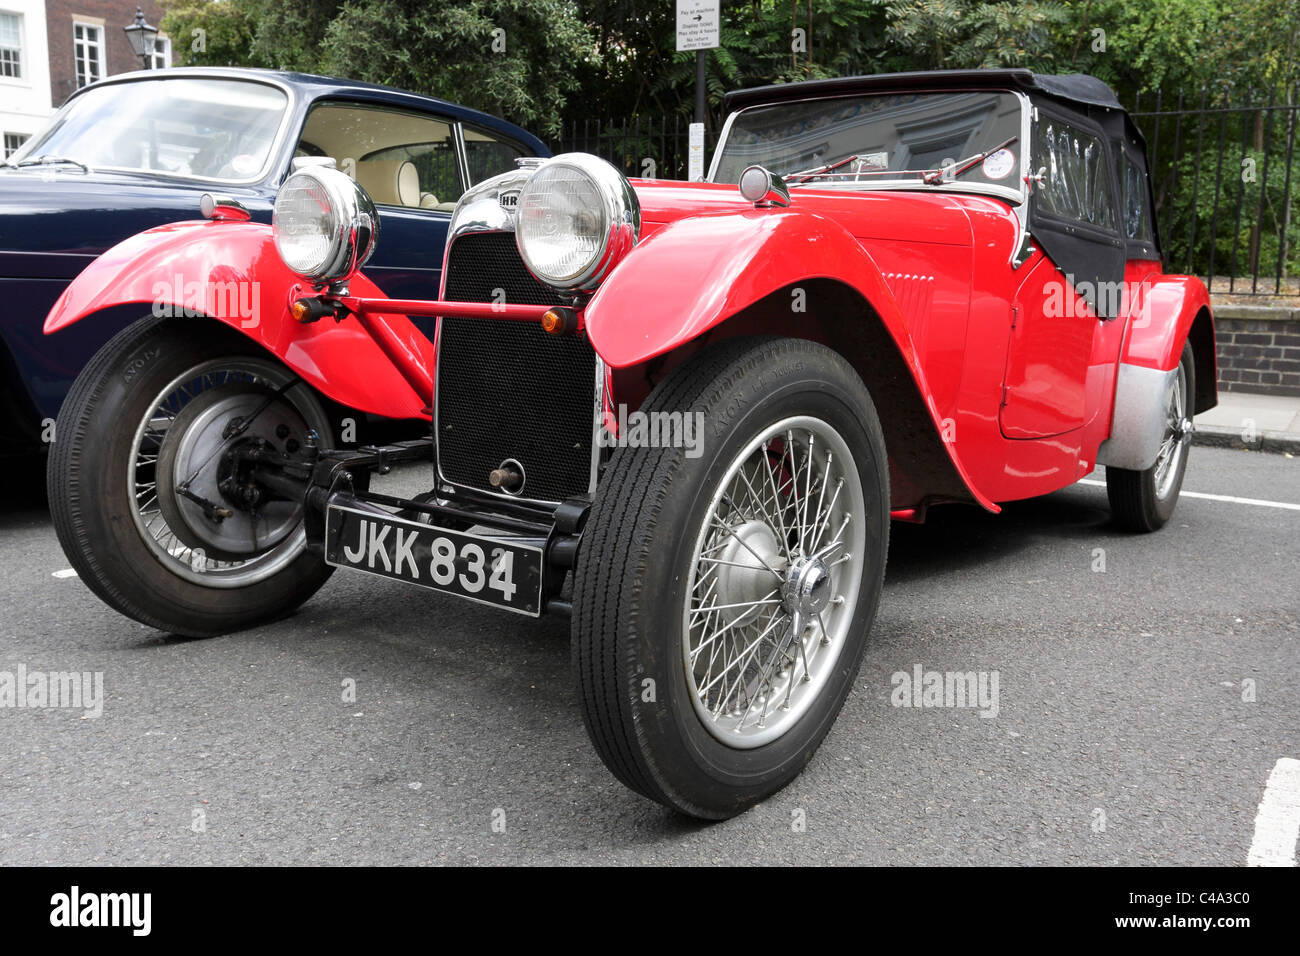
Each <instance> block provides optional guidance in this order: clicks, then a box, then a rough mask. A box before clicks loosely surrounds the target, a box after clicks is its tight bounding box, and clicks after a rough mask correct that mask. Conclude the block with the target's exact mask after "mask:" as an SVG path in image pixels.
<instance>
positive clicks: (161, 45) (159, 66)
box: [149, 33, 172, 70]
mask: <svg viewBox="0 0 1300 956" xmlns="http://www.w3.org/2000/svg"><path fill="white" fill-rule="evenodd" d="M171 65H172V38H171V37H167V36H163V35H162V34H161V33H160V34H158V35H157V36H156V37H154V41H153V53H151V54H150V60H149V67H150V69H154V70H165V69H167V68H168V67H170V66H171Z"/></svg>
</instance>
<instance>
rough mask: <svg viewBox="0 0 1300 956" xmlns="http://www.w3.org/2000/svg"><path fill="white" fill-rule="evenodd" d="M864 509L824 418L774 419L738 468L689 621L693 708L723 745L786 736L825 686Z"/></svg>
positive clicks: (858, 571)
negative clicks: (776, 420) (777, 420)
mask: <svg viewBox="0 0 1300 956" xmlns="http://www.w3.org/2000/svg"><path fill="white" fill-rule="evenodd" d="M863 512H864V506H863V490H862V481H861V479H860V477H859V476H858V471H857V467H856V465H855V463H854V461H853V456H852V454H851V453H850V451H849V448H848V445H847V444H846V443H845V442H844V439H843V438H841V437H840V435H839V433H838V432H836V431H835V429H834V428H832V427H831V426H830V425H829V424H827V423H826V422H824V421H822V420H820V419H817V418H812V417H797V418H788V419H785V420H783V421H780V422H777V423H776V424H774V425H772V426H771V427H770V428H768V429H767V430H765V431H764V432H763V433H762V434H761V435H759V436H758V437H756V438H755V439H754V440H753V441H751V442H750V443H749V444H748V445H747V446H746V447H745V448H744V450H743V451H741V453H740V454H739V455H737V456H736V458H735V460H734V461H733V462H732V463H731V466H730V468H729V469H728V470H727V472H726V475H725V476H724V478H723V480H722V484H721V487H720V488H719V490H718V492H717V494H716V495H715V496H714V498H713V502H712V504H711V506H710V508H709V511H708V514H707V517H706V519H705V521H704V524H703V527H702V528H701V529H700V533H699V536H698V538H697V541H696V546H695V553H694V557H693V559H692V562H691V564H692V567H691V579H690V584H689V587H688V597H687V601H686V609H685V615H684V621H683V626H682V635H683V646H682V653H683V659H684V663H685V667H686V676H687V681H688V684H689V687H690V690H691V694H692V700H693V703H694V705H695V710H696V713H697V714H698V715H699V717H700V719H701V721H703V723H704V725H705V727H706V728H708V730H709V732H710V733H712V734H713V735H714V736H715V737H716V738H717V739H719V740H721V741H722V742H723V743H725V744H727V745H728V746H731V747H739V748H748V747H758V746H761V745H762V744H765V743H767V742H769V741H771V740H773V739H775V738H776V737H779V736H781V734H783V733H784V732H785V731H786V730H787V729H788V728H789V727H790V726H791V725H793V724H794V723H795V722H797V721H798V720H799V718H800V717H802V716H803V714H804V713H805V712H806V711H807V709H808V708H809V707H810V706H811V704H812V703H813V701H815V700H816V698H817V695H818V694H819V693H820V692H821V690H822V688H823V686H824V684H825V681H826V677H827V675H828V674H829V673H830V671H831V669H832V668H833V667H834V665H835V660H836V658H837V657H838V656H839V653H840V650H841V649H842V647H843V646H844V638H845V631H846V630H847V628H848V625H849V622H850V621H851V620H852V618H853V612H854V608H855V606H856V603H857V596H858V595H857V591H858V587H859V584H860V582H861V579H862V566H863V560H864V554H863V539H864V534H865V531H864V527H865V526H864V522H863Z"/></svg>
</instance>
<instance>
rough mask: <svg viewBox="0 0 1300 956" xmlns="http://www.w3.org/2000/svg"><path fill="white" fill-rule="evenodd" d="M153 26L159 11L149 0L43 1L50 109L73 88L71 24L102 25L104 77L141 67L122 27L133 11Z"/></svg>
mask: <svg viewBox="0 0 1300 956" xmlns="http://www.w3.org/2000/svg"><path fill="white" fill-rule="evenodd" d="M136 7H140V9H141V10H143V11H144V18H145V19H146V20H148V21H149V23H150V24H151V25H153V26H155V27H156V26H158V21H159V20H161V19H162V10H160V9H159V8H158V4H157V3H154V2H153V0H127V2H124V0H45V20H46V33H47V36H48V41H49V49H50V98H51V100H52V101H53V102H52V103H51V104H50V105H51V106H55V107H58V106H62V105H63V101H64V100H66V99H67V98H68V97H69V96H71V95H72V94H73V93H74V92H75V91H76V89H77V71H76V66H75V63H74V60H73V53H72V23H73V21H74V20H83V21H84V20H89V21H90V22H92V23H97V22H98V21H100V20H102V21H103V25H104V47H105V50H104V53H105V57H104V59H105V66H106V67H107V72H106V75H107V76H113V75H114V74H116V73H129V72H131V71H132V70H138V69H140V68H141V64H140V58H139V57H137V56H136V55H135V54H134V53H133V52H132V51H131V42H130V41H129V40H128V39H127V38H126V34H125V33H123V32H122V28H123V27H125V26H127V25H128V24H130V23H131V21H133V20H134V19H135V8H136Z"/></svg>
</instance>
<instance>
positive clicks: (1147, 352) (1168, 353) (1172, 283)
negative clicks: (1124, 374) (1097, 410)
mask: <svg viewBox="0 0 1300 956" xmlns="http://www.w3.org/2000/svg"><path fill="white" fill-rule="evenodd" d="M1149 278H1150V283H1149V284H1148V285H1147V286H1146V287H1145V288H1144V289H1142V291H1141V299H1140V301H1138V302H1136V303H1135V306H1136V308H1134V309H1132V310H1131V315H1132V319H1131V321H1130V324H1129V334H1128V340H1127V341H1126V342H1125V343H1124V352H1123V355H1122V356H1121V357H1120V361H1122V362H1125V363H1127V364H1129V365H1140V366H1141V367H1143V368H1152V369H1157V370H1159V371H1162V372H1167V371H1169V370H1170V369H1171V368H1174V367H1175V366H1176V365H1177V364H1178V360H1179V357H1180V356H1181V355H1182V352H1183V342H1185V341H1186V340H1187V336H1188V335H1189V334H1190V332H1191V329H1192V323H1193V322H1194V321H1195V320H1196V316H1197V315H1198V314H1199V313H1200V311H1201V310H1202V309H1204V310H1206V312H1209V311H1210V293H1209V292H1208V291H1207V290H1206V288H1205V283H1204V282H1202V281H1201V280H1200V279H1198V278H1196V277H1195V276H1179V275H1152V276H1150V277H1149ZM1212 333H1213V328H1212V327H1211V334H1212ZM1211 354H1213V353H1211Z"/></svg>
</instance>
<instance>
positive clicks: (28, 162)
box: [6, 156, 90, 173]
mask: <svg viewBox="0 0 1300 956" xmlns="http://www.w3.org/2000/svg"><path fill="white" fill-rule="evenodd" d="M6 165H8V166H13V167H14V168H15V169H21V168H22V167H24V166H57V165H68V166H80V167H81V171H82V172H83V173H88V172H90V167H89V166H87V165H86V164H85V163H83V162H81V161H80V160H77V159H69V158H68V157H66V156H33V157H32V158H31V159H24V160H21V161H20V162H17V163H7V164H6Z"/></svg>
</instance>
